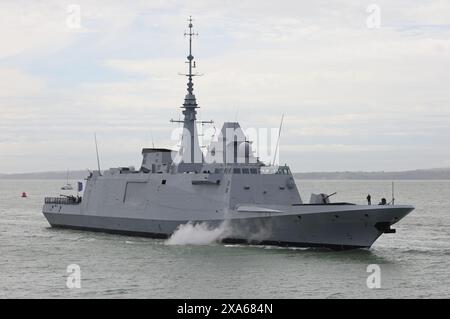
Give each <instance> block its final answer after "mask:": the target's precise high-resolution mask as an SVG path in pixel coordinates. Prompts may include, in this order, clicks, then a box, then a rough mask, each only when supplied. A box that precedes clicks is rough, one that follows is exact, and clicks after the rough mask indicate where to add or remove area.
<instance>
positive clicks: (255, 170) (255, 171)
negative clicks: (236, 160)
mask: <svg viewBox="0 0 450 319" xmlns="http://www.w3.org/2000/svg"><path fill="white" fill-rule="evenodd" d="M250 173H251V174H258V170H257V169H256V168H250Z"/></svg>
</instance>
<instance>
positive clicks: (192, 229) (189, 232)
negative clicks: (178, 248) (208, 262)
mask: <svg viewBox="0 0 450 319" xmlns="http://www.w3.org/2000/svg"><path fill="white" fill-rule="evenodd" d="M228 233H229V227H228V222H227V221H224V222H222V223H221V224H220V225H219V226H216V227H211V226H210V225H208V224H207V223H204V222H203V223H192V222H188V223H187V224H183V225H180V226H178V228H177V229H176V230H175V232H174V233H173V234H172V236H170V238H169V239H168V240H167V241H166V244H167V245H209V244H213V243H217V242H220V240H221V239H222V238H224V237H226V236H227V234H228Z"/></svg>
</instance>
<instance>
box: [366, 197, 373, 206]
mask: <svg viewBox="0 0 450 319" xmlns="http://www.w3.org/2000/svg"><path fill="white" fill-rule="evenodd" d="M367 205H372V196H370V194H369V195H367Z"/></svg>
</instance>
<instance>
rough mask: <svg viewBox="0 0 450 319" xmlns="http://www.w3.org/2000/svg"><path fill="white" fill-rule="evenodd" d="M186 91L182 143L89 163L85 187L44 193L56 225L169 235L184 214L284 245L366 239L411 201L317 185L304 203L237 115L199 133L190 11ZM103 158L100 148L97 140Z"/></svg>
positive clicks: (348, 245)
mask: <svg viewBox="0 0 450 319" xmlns="http://www.w3.org/2000/svg"><path fill="white" fill-rule="evenodd" d="M188 21H189V24H188V26H189V29H188V30H189V31H188V32H187V33H185V36H188V39H189V54H188V56H187V61H186V63H187V64H188V67H189V68H188V72H187V73H186V74H183V75H185V76H186V77H187V94H186V96H185V99H184V103H183V105H182V114H183V119H181V120H178V121H173V120H172V122H179V123H181V124H182V125H183V130H182V134H180V137H181V141H180V144H179V147H178V149H177V150H171V149H167V148H154V147H153V148H144V149H143V150H142V165H141V167H140V168H139V169H135V168H133V167H118V168H110V169H108V170H105V171H101V170H100V165H98V170H96V171H93V172H91V173H90V175H89V177H88V178H87V179H86V183H85V188H84V192H83V194H82V196H77V197H75V196H61V197H46V198H45V203H44V206H43V214H44V215H45V217H46V219H47V220H48V222H49V224H50V225H51V226H52V227H60V228H70V229H80V230H89V231H100V232H110V233H120V234H127V235H138V236H147V237H153V238H169V237H170V236H171V235H172V234H173V233H174V232H176V231H177V229H179V228H180V227H183V225H186V224H192V225H198V224H203V225H205V226H206V227H207V228H208V229H214V228H216V227H222V228H223V229H224V231H223V232H222V233H221V236H220V238H219V241H221V242H224V243H244V244H262V245H279V246H300V247H327V248H331V249H335V250H342V249H352V248H369V247H371V246H372V244H373V243H374V242H375V241H376V240H377V239H378V238H379V237H380V236H381V235H382V234H385V233H394V232H395V229H393V228H391V226H392V225H393V224H395V223H397V222H398V221H400V220H401V219H402V218H403V217H405V216H406V215H407V214H408V213H410V212H411V211H412V210H413V209H414V207H412V206H410V205H398V204H395V205H394V201H393V200H392V202H390V203H386V202H385V201H384V202H383V204H382V205H370V204H369V203H368V205H359V204H354V203H348V202H331V201H330V198H331V195H327V194H311V197H310V200H309V202H308V203H305V202H304V201H303V200H302V198H301V196H300V193H299V190H298V188H297V184H296V182H295V180H294V177H293V175H292V172H291V170H290V168H289V167H288V166H287V165H284V166H277V165H273V164H272V163H265V162H263V161H261V160H260V159H259V158H258V157H256V156H255V155H254V150H253V149H252V143H251V141H249V140H248V138H247V136H245V134H244V131H243V130H242V128H241V127H240V125H239V123H237V122H225V123H224V124H223V127H222V129H221V130H220V134H219V135H218V138H217V140H213V141H211V143H210V145H209V146H208V147H207V150H206V151H205V153H204V152H203V151H202V149H201V146H200V143H199V136H198V135H199V134H198V132H197V131H198V129H197V126H198V125H199V123H200V122H202V121H198V120H197V109H198V108H199V106H198V105H197V100H196V97H195V95H194V88H193V87H194V83H193V78H194V77H195V76H196V75H198V74H197V73H194V72H193V69H194V68H195V67H196V65H195V61H194V56H193V55H192V39H193V36H194V35H196V33H194V29H193V24H192V19H189V20H188ZM97 160H98V149H97Z"/></svg>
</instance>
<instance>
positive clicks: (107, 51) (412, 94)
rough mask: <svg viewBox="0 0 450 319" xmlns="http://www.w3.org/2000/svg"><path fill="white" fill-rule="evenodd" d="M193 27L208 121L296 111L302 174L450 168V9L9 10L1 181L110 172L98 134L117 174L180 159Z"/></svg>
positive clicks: (410, 2)
mask: <svg viewBox="0 0 450 319" xmlns="http://www.w3.org/2000/svg"><path fill="white" fill-rule="evenodd" d="M372 3H373V4H376V8H379V9H380V15H379V17H380V20H379V22H380V24H379V27H377V26H378V25H377V23H376V21H377V20H376V16H374V14H376V13H377V11H376V10H375V11H373V10H374V9H373V8H374V7H373V6H372V7H369V5H370V4H372ZM73 5H75V6H73ZM368 8H369V10H368ZM78 9H80V10H81V11H80V20H79V21H78V19H77V18H78V14H77V13H78V11H77V10H78ZM368 11H369V12H368ZM189 15H193V17H194V19H195V21H194V24H195V29H196V31H197V32H198V33H199V37H198V38H197V39H195V43H194V55H195V57H196V60H197V69H198V71H199V72H202V73H204V76H202V77H199V78H196V79H195V93H196V96H197V100H198V103H199V105H200V107H201V108H200V110H199V118H200V119H202V120H209V119H214V120H215V121H216V126H218V127H220V126H221V123H222V122H223V121H224V120H234V119H235V117H236V114H238V121H239V122H240V123H241V125H242V126H243V127H244V128H245V127H254V128H259V127H278V125H279V120H280V117H281V114H282V113H285V116H286V117H285V125H284V128H283V132H282V137H281V146H280V158H281V162H283V163H284V162H287V163H289V164H290V166H291V167H292V169H293V170H295V171H334V170H403V169H414V168H428V167H449V166H450V147H449V146H450V89H449V88H450V1H439V0H436V1H423V0H422V1H418V0H394V1H392V0H391V1H376V2H372V1H367V2H364V1H360V0H354V1H352V0H350V1H298V0H296V1H277V2H274V1H256V0H255V1H245V0H241V1H223V0H222V1H214V0H213V1H211V0H203V1H195V0H192V1H189V2H187V1H138V0H135V1H118V0H117V1H116V0H109V1H95V0H90V1H81V0H78V1H77V0H72V1H60V0H54V1H53V0H41V1H21V0H14V1H12V0H11V1H7V0H4V1H1V3H0V38H1V40H2V41H0V172H3V173H8V172H27V171H45V170H64V169H66V168H73V169H83V168H88V167H90V168H92V167H95V166H96V160H95V148H94V144H93V132H97V136H98V140H99V146H100V152H101V160H102V165H103V167H113V166H128V165H136V166H137V165H139V162H140V158H141V156H140V151H141V148H142V147H144V146H150V145H151V140H152V139H153V140H154V141H155V144H156V146H159V147H162V146H172V145H173V144H174V142H173V141H171V140H170V134H171V131H172V129H174V128H175V127H176V126H174V125H173V124H171V123H169V120H170V119H171V118H175V119H176V118H178V117H179V116H180V112H181V110H180V108H179V107H180V106H181V104H182V103H183V99H184V94H185V89H186V85H185V80H186V79H185V78H183V77H181V76H178V72H184V71H185V67H186V66H185V63H184V61H185V56H186V50H187V40H186V39H185V38H184V37H183V32H184V31H185V30H186V24H187V22H186V19H187V17H188V16H189ZM374 17H375V20H373V18H374ZM368 19H369V21H368ZM374 21H375V24H373V23H374ZM78 22H79V24H78ZM368 23H369V24H368Z"/></svg>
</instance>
